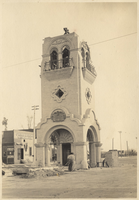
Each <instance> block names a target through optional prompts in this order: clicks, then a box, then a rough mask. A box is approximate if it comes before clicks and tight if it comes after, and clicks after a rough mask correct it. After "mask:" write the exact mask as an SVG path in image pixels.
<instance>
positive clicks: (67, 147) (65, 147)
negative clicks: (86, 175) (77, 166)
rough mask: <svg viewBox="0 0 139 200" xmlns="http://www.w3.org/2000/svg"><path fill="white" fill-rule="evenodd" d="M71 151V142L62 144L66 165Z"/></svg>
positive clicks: (63, 161) (63, 159) (63, 158)
mask: <svg viewBox="0 0 139 200" xmlns="http://www.w3.org/2000/svg"><path fill="white" fill-rule="evenodd" d="M70 153H71V144H70V143H64V144H62V163H63V165H65V164H66V163H67V157H68V155H69V154H70Z"/></svg>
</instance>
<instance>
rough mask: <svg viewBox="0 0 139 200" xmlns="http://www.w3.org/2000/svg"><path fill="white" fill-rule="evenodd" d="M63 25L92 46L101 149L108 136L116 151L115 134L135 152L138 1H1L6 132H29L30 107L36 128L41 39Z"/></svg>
mask: <svg viewBox="0 0 139 200" xmlns="http://www.w3.org/2000/svg"><path fill="white" fill-rule="evenodd" d="M64 27H67V28H68V29H69V31H70V33H72V32H76V33H77V35H79V37H80V38H81V39H84V40H85V41H87V43H88V45H89V47H90V51H91V58H92V62H93V64H94V66H95V68H96V71H97V74H98V75H97V78H96V80H95V83H94V85H95V113H96V118H97V120H98V122H99V124H100V127H101V132H100V133H101V142H102V143H103V146H102V149H103V150H109V149H111V148H112V138H114V148H115V149H120V134H119V131H122V134H121V138H122V149H126V141H128V145H129V148H134V149H136V137H137V122H138V118H137V7H136V3H8V4H6V3H3V6H2V53H3V55H2V69H1V71H2V85H3V86H2V118H3V117H6V118H7V119H8V130H11V129H21V128H27V127H28V126H27V124H28V123H27V115H28V116H33V111H32V110H31V106H33V105H39V106H40V110H39V111H36V123H35V124H36V125H37V124H38V123H39V122H40V119H41V84H40V83H41V79H40V68H39V67H38V66H39V65H40V64H41V60H42V58H41V55H42V44H43V39H44V38H45V37H54V36H58V35H63V34H64V31H63V28H64ZM48 106H49V105H48ZM1 121H2V119H1ZM32 126H33V122H32ZM3 129H4V127H3Z"/></svg>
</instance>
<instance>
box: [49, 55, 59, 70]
mask: <svg viewBox="0 0 139 200" xmlns="http://www.w3.org/2000/svg"><path fill="white" fill-rule="evenodd" d="M50 57H51V69H57V68H58V63H57V52H56V51H53V52H52V53H51V54H50Z"/></svg>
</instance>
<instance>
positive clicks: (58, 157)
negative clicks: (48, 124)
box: [46, 128, 74, 166]
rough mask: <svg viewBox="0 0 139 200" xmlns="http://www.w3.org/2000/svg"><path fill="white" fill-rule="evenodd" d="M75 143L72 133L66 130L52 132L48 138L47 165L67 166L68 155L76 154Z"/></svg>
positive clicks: (59, 129) (60, 129)
mask: <svg viewBox="0 0 139 200" xmlns="http://www.w3.org/2000/svg"><path fill="white" fill-rule="evenodd" d="M73 142H74V139H73V136H72V134H71V133H70V131H68V130H66V129H64V128H58V129H56V130H54V131H51V132H50V134H48V135H47V138H46V144H47V147H48V148H46V165H49V166H50V165H52V164H53V165H54V164H58V165H59V164H60V165H65V164H66V163H67V157H68V155H69V154H70V153H71V152H74V145H73Z"/></svg>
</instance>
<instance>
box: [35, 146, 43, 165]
mask: <svg viewBox="0 0 139 200" xmlns="http://www.w3.org/2000/svg"><path fill="white" fill-rule="evenodd" d="M35 147H36V149H37V151H36V152H37V161H36V162H35V164H36V165H37V166H42V167H44V166H45V144H43V143H37V144H35Z"/></svg>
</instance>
